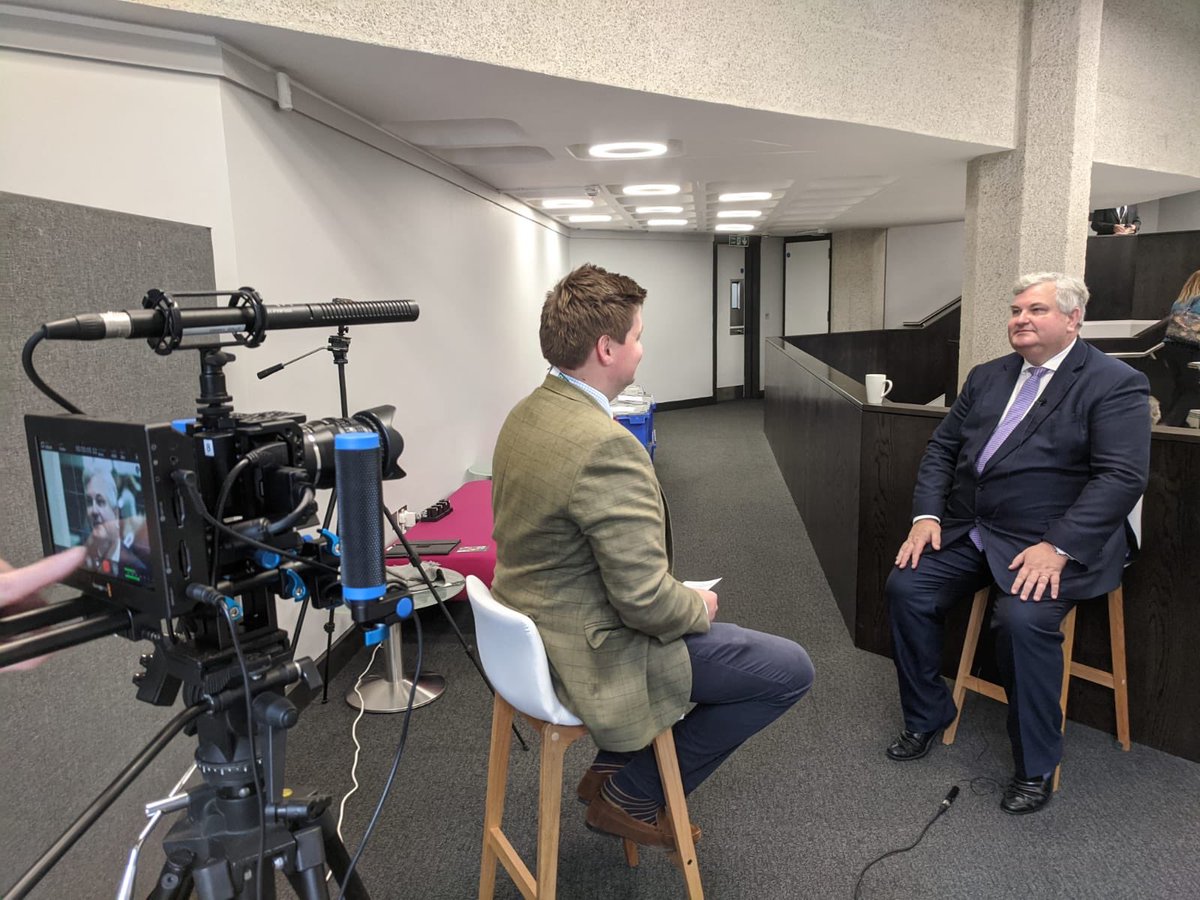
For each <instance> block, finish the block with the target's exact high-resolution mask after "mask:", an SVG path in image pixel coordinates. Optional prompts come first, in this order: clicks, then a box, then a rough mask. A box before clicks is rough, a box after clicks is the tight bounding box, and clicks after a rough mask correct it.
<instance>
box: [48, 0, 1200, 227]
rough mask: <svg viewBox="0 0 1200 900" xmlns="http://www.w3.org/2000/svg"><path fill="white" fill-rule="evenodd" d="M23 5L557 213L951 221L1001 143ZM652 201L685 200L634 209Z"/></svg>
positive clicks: (445, 60)
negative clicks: (620, 145) (128, 38)
mask: <svg viewBox="0 0 1200 900" xmlns="http://www.w3.org/2000/svg"><path fill="white" fill-rule="evenodd" d="M27 5H31V6H37V7H40V8H47V9H56V10H60V11H64V12H74V13H81V14H86V15H94V16H98V17H102V18H107V19H115V20H118V21H124V22H132V23H136V24H144V25H153V26H157V27H162V28H171V29H176V30H180V31H191V32H197V33H202V34H208V35H213V36H215V37H217V38H219V39H221V40H222V41H224V42H226V43H228V44H231V45H233V46H235V47H237V48H238V49H240V50H242V51H244V52H246V53H248V54H249V55H250V56H252V57H254V58H256V59H258V60H259V61H261V62H263V63H265V64H267V65H269V66H272V67H274V68H276V69H279V70H282V71H285V72H287V73H288V74H289V75H290V76H291V77H292V78H293V79H294V80H295V81H298V82H300V83H301V84H303V85H304V86H306V87H308V88H310V89H311V90H313V91H315V92H317V93H319V94H321V95H323V96H324V97H326V98H328V99H330V100H333V101H334V102H336V103H338V104H339V105H342V106H344V107H346V108H348V109H350V110H353V111H354V112H356V113H358V114H359V115H361V116H363V117H364V118H366V119H368V120H369V121H372V122H374V123H375V124H377V125H379V126H381V127H382V128H384V129H385V130H387V131H389V132H391V133H393V134H395V135H396V136H398V137H400V138H403V139H404V140H406V141H408V142H410V143H413V144H416V145H418V146H420V147H422V148H423V149H425V150H426V151H428V152H430V153H432V154H433V155H434V156H437V157H439V158H441V159H442V160H444V161H446V162H448V163H450V164H452V165H454V166H456V167H457V168H459V169H462V170H463V171H465V172H467V173H469V174H470V175H472V176H474V177H475V178H477V179H479V180H480V181H483V182H485V183H486V184H489V185H491V186H493V187H494V188H496V189H497V190H499V191H501V192H503V193H506V194H509V195H510V196H512V197H514V198H516V199H517V200H520V201H522V202H524V203H527V204H529V205H530V206H532V207H534V208H537V209H540V210H542V211H543V212H544V213H545V214H546V215H549V216H552V217H553V218H555V219H557V220H558V221H560V222H563V223H564V224H566V225H568V227H585V228H588V229H597V228H600V229H610V230H647V231H649V230H664V231H675V232H696V233H708V232H712V231H714V229H715V226H716V225H717V224H718V223H720V222H723V221H745V222H749V223H751V224H752V225H753V227H754V233H759V234H777V235H781V234H798V233H802V232H806V231H813V230H834V229H843V228H885V227H890V226H895V225H913V224H925V223H931V222H946V221H953V220H959V219H962V218H963V217H964V207H965V186H966V165H967V161H968V160H969V159H971V158H973V157H975V156H978V155H980V154H983V153H989V152H994V151H997V150H1002V149H1004V148H1002V147H996V146H989V145H985V144H974V143H965V142H960V141H951V140H945V139H942V138H935V137H928V136H925V135H917V134H911V133H906V132H898V131H893V130H890V129H885V128H876V127H873V126H867V125H855V124H850V123H843V122H832V121H828V120H820V119H809V118H802V117H798V116H791V115H783V114H779V113H771V112H763V111H757V110H748V109H741V108H738V107H731V106H723V105H719V104H712V103H701V102H698V101H693V100H683V99H677V98H672V97H664V96H661V95H655V94H649V93H644V92H640V91H632V90H626V89H621V88H614V87H608V86H605V85H598V84H589V83H585V82H579V81H572V80H569V79H563V78H554V77H550V76H546V75H538V74H534V73H531V72H523V71H518V70H513V69H505V68H501V67H498V66H492V65H486V64H483V63H476V62H470V61H466V60H461V59H453V58H449V57H439V56H431V55H428V54H423V53H415V52H411V51H405V50H397V49H392V48H386V47H378V46H374V45H369V44H359V43H354V42H350V41H345V40H340V39H337V38H327V37H320V36H315V35H309V34H303V33H299V32H293V31H287V30H284V29H279V28H272V27H267V26H261V25H252V24H247V23H242V22H234V21H229V20H225V19H218V18H213V17H210V16H196V15H192V14H189V13H180V12H174V11H170V10H160V9H152V8H147V7H144V6H139V5H135V4H127V3H121V2H117V0H32V2H28V3H27ZM630 140H650V141H660V142H664V143H665V142H670V144H671V151H670V152H669V153H668V155H667V156H665V157H660V158H657V159H646V160H594V159H588V158H586V152H585V149H584V148H585V147H586V146H587V145H588V144H591V143H594V142H603V141H630ZM572 151H574V152H572ZM577 154H578V155H577ZM580 157H583V158H580ZM643 183H672V184H678V185H680V192H679V193H678V194H677V195H675V196H670V197H634V196H628V195H627V194H626V192H625V190H624V188H625V186H627V185H631V184H643ZM1197 189H1200V179H1193V178H1186V177H1182V176H1172V175H1164V174H1162V173H1152V172H1141V171H1138V170H1132V169H1124V168H1118V167H1114V166H1102V165H1096V166H1095V167H1094V169H1093V189H1092V196H1093V198H1094V202H1093V206H1111V205H1114V204H1115V203H1118V202H1133V201H1135V200H1136V201H1137V202H1144V201H1146V200H1150V199H1155V198H1158V197H1162V196H1168V195H1172V194H1178V193H1183V192H1186V191H1192V190H1197ZM728 191H770V193H771V198H770V199H769V200H766V201H759V202H754V203H738V204H728V203H724V204H722V203H718V202H717V196H718V194H719V193H722V192H728ZM551 198H588V199H591V200H592V201H593V206H592V208H590V209H578V210H545V209H543V208H542V201H543V200H545V199H551ZM661 205H671V206H680V207H682V208H683V211H682V212H681V213H678V214H639V213H638V212H636V209H637V208H638V207H639V206H661ZM722 209H737V210H747V209H748V210H760V211H761V213H762V215H761V216H760V217H758V218H755V219H739V220H723V219H719V218H718V216H717V213H718V211H719V210H722ZM578 213H584V214H593V215H596V214H599V215H609V216H611V217H612V219H611V221H610V222H607V223H602V224H595V223H589V224H587V225H584V226H574V225H571V224H570V223H569V222H568V216H570V215H573V214H578ZM651 218H685V219H686V220H687V224H686V225H685V226H676V227H669V228H661V229H660V228H654V229H651V228H650V227H649V226H648V225H647V224H646V223H647V221H648V220H649V219H651Z"/></svg>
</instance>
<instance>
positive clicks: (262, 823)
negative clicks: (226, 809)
mask: <svg viewBox="0 0 1200 900" xmlns="http://www.w3.org/2000/svg"><path fill="white" fill-rule="evenodd" d="M216 605H217V607H218V608H219V609H220V610H221V612H222V613H223V614H224V616H225V622H226V624H228V625H229V636H230V638H232V639H233V652H234V653H235V654H237V661H238V668H240V669H241V670H242V688H243V690H244V692H245V695H246V734H247V735H248V736H249V738H250V773H251V776H252V777H253V778H254V790H255V791H256V792H257V793H258V862H257V863H256V865H255V875H254V880H255V888H254V896H255V898H256V900H262V874H263V856H264V854H265V853H266V849H267V798H266V794H265V791H264V782H263V780H262V777H261V776H260V774H259V771H258V751H257V749H256V744H255V740H254V732H255V730H256V729H255V727H254V703H253V701H252V700H251V698H250V672H249V670H248V669H247V668H246V655H245V654H244V653H242V644H241V641H239V640H238V636H237V626H236V625H235V624H234V622H233V615H232V614H231V613H230V612H229V607H228V606H226V605H225V604H224V603H218V604H216ZM271 877H272V878H274V877H275V870H274V868H273V867H272V869H271ZM272 895H274V891H272Z"/></svg>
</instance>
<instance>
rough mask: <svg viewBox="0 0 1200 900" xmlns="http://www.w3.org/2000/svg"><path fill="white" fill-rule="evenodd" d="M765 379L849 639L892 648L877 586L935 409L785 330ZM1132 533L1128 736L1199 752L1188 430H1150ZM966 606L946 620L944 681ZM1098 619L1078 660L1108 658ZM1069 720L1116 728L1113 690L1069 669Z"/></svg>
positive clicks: (1197, 459)
mask: <svg viewBox="0 0 1200 900" xmlns="http://www.w3.org/2000/svg"><path fill="white" fill-rule="evenodd" d="M893 369H895V367H894V366H893ZM889 377H893V378H896V379H897V380H899V378H900V373H899V372H898V371H896V372H894V371H891V370H889ZM765 387H766V402H765V421H764V430H765V432H766V435H767V440H768V442H769V443H770V445H771V449H772V451H773V452H774V454H775V460H776V462H777V463H778V464H779V468H780V471H781V472H782V473H783V477H784V481H785V482H786V483H787V486H788V490H789V491H790V492H791V495H792V498H793V500H794V501H795V503H796V507H797V509H798V510H799V511H800V516H801V518H802V519H803V520H804V524H805V527H806V528H807V530H808V534H809V538H810V540H811V541H812V544H813V547H814V549H815V550H816V553H817V558H818V559H819V561H820V564H821V568H822V570H823V571H824V573H825V577H826V579H827V580H828V582H829V586H830V589H831V590H832V592H833V596H834V599H835V600H836V602H837V605H838V608H839V610H840V611H841V614H842V619H843V620H844V621H845V623H846V627H847V628H848V629H849V631H850V634H851V635H852V637H853V639H854V645H855V646H856V647H859V648H861V649H863V650H869V651H871V652H872V653H879V654H882V655H885V656H890V655H891V646H890V645H891V638H890V632H889V626H888V619H887V610H886V609H885V604H884V599H883V584H884V581H885V580H886V578H887V575H888V572H889V571H890V569H891V566H892V564H893V560H894V559H895V556H896V550H897V549H898V548H899V546H900V544H901V542H902V541H903V540H904V537H905V535H907V533H908V529H909V526H910V524H911V521H910V515H911V509H912V491H913V485H914V483H915V480H916V473H917V466H918V464H919V462H920V459H921V454H922V453H923V452H924V450H925V444H926V442H927V441H928V440H929V437H930V435H931V434H932V433H933V430H934V429H935V428H937V426H938V424H939V423H940V422H941V420H942V417H943V416H944V415H945V414H946V409H945V407H929V406H917V405H913V404H906V403H890V402H887V401H885V402H884V404H883V405H881V406H870V405H868V404H867V403H866V396H865V393H864V390H863V386H862V384H861V383H859V382H857V381H854V380H853V379H851V378H849V377H848V376H846V375H843V374H842V373H841V372H839V371H837V370H835V369H832V368H830V367H829V366H828V365H826V364H825V363H823V362H821V361H820V360H818V359H817V358H816V357H814V356H811V355H809V354H808V353H805V352H803V351H801V350H798V349H797V348H796V347H794V346H792V345H791V344H790V343H789V342H788V341H787V339H786V338H782V339H781V338H769V339H768V340H767V350H766V386H765ZM1142 530H1143V538H1142V544H1143V547H1142V553H1141V557H1140V558H1139V559H1138V561H1137V562H1135V563H1134V564H1133V565H1132V566H1130V567H1129V568H1128V569H1127V570H1126V573H1125V628H1126V648H1127V655H1128V672H1129V708H1130V726H1131V731H1132V737H1133V740H1135V741H1137V742H1139V743H1142V744H1146V745H1149V746H1151V747H1156V748H1158V749H1159V750H1163V751H1166V752H1167V753H1172V754H1174V755H1176V756H1181V757H1184V758H1186V759H1190V760H1194V761H1200V714H1198V711H1200V663H1198V662H1197V660H1198V659H1200V655H1198V654H1197V650H1196V643H1197V640H1200V549H1198V548H1197V544H1196V540H1197V538H1196V536H1197V535H1200V432H1197V431H1191V430H1186V429H1180V428H1156V429H1154V433H1153V438H1152V444H1151V453H1150V485H1149V487H1148V488H1147V490H1146V497H1145V503H1144V509H1143V514H1142ZM964 599H965V598H964ZM969 606H970V604H969V603H963V604H962V605H961V606H960V607H959V609H958V610H956V614H955V615H952V616H951V618H950V620H949V621H948V623H947V640H946V652H945V658H944V660H943V672H945V674H946V675H948V676H951V677H953V675H954V672H955V669H956V667H957V664H958V657H959V652H960V650H961V648H962V638H963V632H964V631H965V628H966V614H967V611H968V608H969ZM1106 615H1107V613H1106V611H1105V608H1104V607H1103V605H1099V604H1098V605H1095V606H1094V607H1091V608H1086V607H1085V608H1084V609H1083V610H1082V611H1081V612H1080V615H1079V618H1078V626H1077V631H1076V651H1075V658H1076V659H1077V660H1079V661H1080V662H1083V663H1087V664H1090V665H1094V666H1099V667H1107V666H1108V665H1109V651H1108V628H1107V622H1106ZM986 643H990V642H981V645H980V650H981V653H982V651H983V649H984V644H986ZM988 652H989V654H990V649H989V651H988ZM984 665H985V671H986V666H988V665H989V662H988V661H986V660H985V661H984ZM1068 716H1069V717H1070V718H1072V719H1074V720H1077V721H1079V722H1082V723H1084V724H1087V725H1092V726H1094V727H1096V728H1100V729H1104V730H1108V731H1114V720H1113V707H1112V694H1111V692H1109V691H1107V690H1104V689H1102V688H1100V687H1097V686H1096V685H1093V684H1091V683H1089V682H1086V681H1082V680H1080V679H1074V680H1073V681H1072V684H1071V697H1070V703H1069V709H1068Z"/></svg>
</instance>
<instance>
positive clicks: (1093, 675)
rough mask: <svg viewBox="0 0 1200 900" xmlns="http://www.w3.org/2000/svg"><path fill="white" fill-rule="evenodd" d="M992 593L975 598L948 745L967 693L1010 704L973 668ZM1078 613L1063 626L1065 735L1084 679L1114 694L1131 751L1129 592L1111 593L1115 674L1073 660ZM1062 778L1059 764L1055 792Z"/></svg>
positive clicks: (1121, 737)
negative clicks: (1074, 683)
mask: <svg viewBox="0 0 1200 900" xmlns="http://www.w3.org/2000/svg"><path fill="white" fill-rule="evenodd" d="M991 591H992V589H991V587H990V586H989V587H986V588H983V589H982V590H980V591H977V592H976V594H975V599H974V600H973V601H972V603H971V616H970V618H969V619H968V620H967V635H966V638H965V639H964V640H963V651H962V656H961V657H960V658H959V661H958V674H957V675H955V677H954V691H953V694H952V696H953V698H954V706H955V708H956V709H957V710H958V713H957V714H956V715H955V717H954V721H953V722H952V723H951V724H950V726H949V727H948V728H947V729H946V731H945V733H944V734H943V735H942V743H944V744H953V743H954V738H955V736H956V735H957V733H958V723H959V720H960V719H962V710H963V703H964V702H965V700H966V694H967V691H974V692H975V693H977V694H983V695H984V696H985V697H991V698H992V699H993V700H998V701H1000V702H1001V703H1007V702H1008V696H1007V695H1006V694H1005V692H1004V688H1003V687H1001V686H1000V685H998V684H995V683H993V682H991V681H985V680H984V679H982V678H979V677H978V676H976V675H972V674H971V669H972V668H973V667H974V665H975V651H976V649H977V648H978V646H979V634H980V632H981V631H982V630H983V618H984V614H985V613H986V611H987V602H988V597H989V596H990V595H991ZM1077 611H1078V605H1076V606H1074V607H1072V608H1071V611H1070V612H1069V613H1067V615H1066V616H1065V617H1064V618H1063V623H1062V633H1063V645H1062V647H1063V679H1062V696H1061V699H1060V704H1061V707H1062V716H1063V718H1062V729H1063V731H1064V732H1065V731H1066V728H1067V695H1068V693H1069V691H1070V686H1071V676H1075V677H1076V678H1083V679H1086V680H1087V681H1091V682H1093V683H1095V684H1099V685H1101V686H1102V687H1106V688H1108V689H1109V690H1111V691H1112V692H1113V706H1114V709H1115V711H1116V718H1117V742H1118V743H1119V744H1120V745H1121V749H1122V750H1128V749H1129V748H1130V741H1129V685H1128V682H1127V680H1126V672H1125V593H1124V591H1123V589H1122V587H1121V586H1120V585H1118V586H1117V587H1116V588H1114V589H1113V590H1111V591H1109V592H1108V632H1109V644H1110V646H1111V648H1112V671H1111V672H1106V671H1104V670H1103V669H1097V668H1095V667H1093V666H1087V665H1084V664H1083V663H1079V662H1075V661H1074V660H1073V659H1072V658H1071V657H1072V654H1073V653H1074V650H1075V614H1076V612H1077ZM1061 775H1062V763H1059V765H1058V766H1057V767H1056V768H1055V769H1054V790H1056V791H1057V790H1058V786H1059V780H1060V777H1061Z"/></svg>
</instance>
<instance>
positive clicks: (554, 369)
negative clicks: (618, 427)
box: [550, 366, 612, 419]
mask: <svg viewBox="0 0 1200 900" xmlns="http://www.w3.org/2000/svg"><path fill="white" fill-rule="evenodd" d="M550 374H551V375H553V376H554V377H555V378H561V379H562V380H563V381H565V382H566V383H567V384H573V385H575V387H577V388H579V389H580V390H581V391H583V392H584V393H585V394H587V395H588V396H589V397H591V398H592V399H593V400H595V401H596V402H597V403H598V404H599V405H600V408H601V409H602V410H604V414H605V415H606V416H608V417H609V418H610V419H611V418H612V405H611V404H610V403H609V402H608V398H607V397H605V396H604V395H603V394H602V393H600V392H599V391H598V390H596V389H595V388H594V387H592V386H591V385H590V384H585V383H584V382H582V381H580V380H579V379H578V378H573V377H571V376H570V375H568V374H567V373H566V372H564V371H563V370H562V369H560V368H559V367H558V366H551V367H550Z"/></svg>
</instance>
